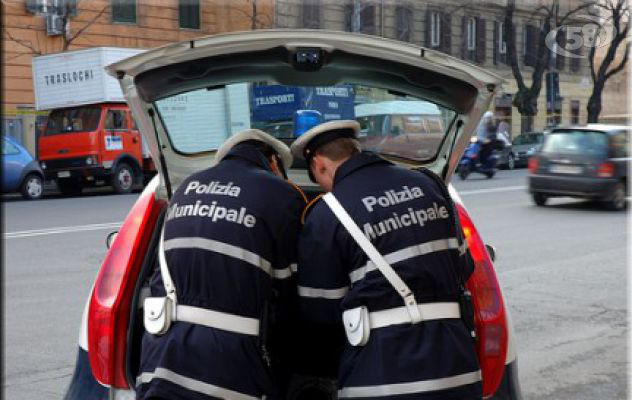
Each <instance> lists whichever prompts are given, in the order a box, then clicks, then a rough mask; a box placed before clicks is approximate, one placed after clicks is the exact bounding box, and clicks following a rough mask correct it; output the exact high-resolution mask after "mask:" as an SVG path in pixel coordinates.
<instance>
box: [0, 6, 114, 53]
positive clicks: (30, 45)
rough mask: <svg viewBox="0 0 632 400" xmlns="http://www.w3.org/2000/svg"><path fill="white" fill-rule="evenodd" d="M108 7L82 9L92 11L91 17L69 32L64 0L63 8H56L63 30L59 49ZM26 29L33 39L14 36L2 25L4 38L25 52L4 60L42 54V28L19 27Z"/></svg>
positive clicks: (68, 18) (68, 14) (67, 10)
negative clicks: (31, 33)
mask: <svg viewBox="0 0 632 400" xmlns="http://www.w3.org/2000/svg"><path fill="white" fill-rule="evenodd" d="M83 3H88V0H84V1H83ZM107 9H108V5H107V4H106V5H105V6H104V7H103V8H101V9H100V10H98V11H97V10H89V9H87V8H86V9H83V10H82V11H84V12H86V13H87V12H89V13H92V14H94V15H92V17H91V18H90V19H89V20H88V21H87V22H84V23H83V25H81V27H80V28H79V29H77V30H76V31H75V32H74V33H72V32H71V30H70V20H71V10H70V4H69V3H68V2H65V4H64V6H63V9H61V10H58V11H61V12H60V13H59V15H61V18H62V26H63V27H64V31H63V34H62V35H60V37H61V49H60V50H61V51H66V50H68V48H69V47H70V45H71V44H72V43H73V42H74V41H75V40H77V38H79V37H80V36H81V34H82V33H84V32H85V31H86V30H87V29H88V28H90V26H92V25H93V24H94V23H96V22H97V21H98V20H99V18H101V16H102V15H103V14H104V13H105V12H106V11H107ZM77 10H80V7H79V3H77ZM20 28H23V29H26V30H31V31H34V32H35V41H33V40H25V39H20V38H18V37H16V36H14V35H13V34H12V33H11V30H10V29H9V28H8V27H7V26H6V25H5V26H3V27H2V33H3V36H4V38H5V39H6V40H8V41H11V42H14V43H16V44H18V45H19V46H20V47H21V48H23V49H25V50H26V51H25V52H22V53H18V54H16V55H15V56H13V57H11V58H10V59H7V60H5V62H6V61H9V60H11V59H14V58H17V57H20V56H22V55H31V56H36V55H42V54H44V51H43V50H42V49H43V48H42V45H41V43H40V35H39V32H40V31H41V30H42V27H41V26H37V25H28V26H25V27H20Z"/></svg>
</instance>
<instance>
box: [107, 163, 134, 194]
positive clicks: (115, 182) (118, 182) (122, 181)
mask: <svg viewBox="0 0 632 400" xmlns="http://www.w3.org/2000/svg"><path fill="white" fill-rule="evenodd" d="M134 180H135V179H134V170H133V169H132V167H130V166H129V164H126V163H123V162H122V163H119V164H118V165H117V166H116V168H115V169H114V173H113V174H112V187H113V188H114V191H115V192H116V193H119V194H125V193H130V192H131V191H132V187H133V186H134Z"/></svg>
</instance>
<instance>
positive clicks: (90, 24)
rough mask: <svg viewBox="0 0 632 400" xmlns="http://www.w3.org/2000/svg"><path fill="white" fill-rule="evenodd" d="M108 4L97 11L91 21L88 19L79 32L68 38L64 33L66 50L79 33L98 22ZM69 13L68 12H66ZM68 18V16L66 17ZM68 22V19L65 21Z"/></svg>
mask: <svg viewBox="0 0 632 400" xmlns="http://www.w3.org/2000/svg"><path fill="white" fill-rule="evenodd" d="M107 8H108V6H107V5H106V6H104V7H103V8H102V9H101V11H99V13H97V15H95V16H94V18H92V19H91V20H90V21H88V22H87V23H86V24H85V25H84V26H83V27H82V28H81V29H79V30H78V31H77V32H75V34H74V35H72V36H71V37H70V38H67V37H66V36H65V35H64V39H65V42H64V50H68V47H69V46H70V44H71V43H72V41H73V40H75V39H76V38H77V37H78V36H79V35H81V34H82V33H83V32H84V31H85V30H86V29H88V28H89V27H90V26H92V25H93V24H94V23H95V22H97V20H98V19H99V18H101V16H102V15H103V13H105V10H107ZM66 15H68V14H66ZM66 18H68V17H66ZM64 22H66V21H64Z"/></svg>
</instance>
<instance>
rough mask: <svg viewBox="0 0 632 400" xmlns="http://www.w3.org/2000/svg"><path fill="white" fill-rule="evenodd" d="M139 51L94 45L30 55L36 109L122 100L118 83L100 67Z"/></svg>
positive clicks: (123, 99) (123, 100) (139, 51)
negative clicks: (31, 57) (85, 47)
mask: <svg viewBox="0 0 632 400" xmlns="http://www.w3.org/2000/svg"><path fill="white" fill-rule="evenodd" d="M143 51H144V50H141V49H128V48H119V47H95V48H92V49H85V50H74V51H67V52H63V53H55V54H47V55H44V56H39V57H35V58H33V86H34V89H35V105H36V107H37V109H38V110H51V109H55V108H63V107H71V106H78V105H84V104H95V103H107V102H125V97H123V93H122V92H121V87H120V85H119V83H118V82H117V81H116V79H115V78H113V77H111V76H109V75H108V74H106V73H105V70H104V68H105V67H106V66H108V65H110V64H112V63H115V62H117V61H120V60H122V59H125V58H128V57H131V56H134V55H136V54H138V53H141V52H143Z"/></svg>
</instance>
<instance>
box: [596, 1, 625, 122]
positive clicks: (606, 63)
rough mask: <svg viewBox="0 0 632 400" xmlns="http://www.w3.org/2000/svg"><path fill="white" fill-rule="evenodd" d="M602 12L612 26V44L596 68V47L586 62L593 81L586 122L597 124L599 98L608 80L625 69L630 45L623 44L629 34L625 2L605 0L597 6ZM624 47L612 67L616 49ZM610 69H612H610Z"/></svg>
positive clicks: (599, 110)
mask: <svg viewBox="0 0 632 400" xmlns="http://www.w3.org/2000/svg"><path fill="white" fill-rule="evenodd" d="M599 7H600V9H601V10H602V13H601V14H602V17H604V18H606V19H608V20H610V22H611V23H612V25H613V31H612V35H613V38H612V42H610V44H609V45H608V50H607V51H606V54H605V56H604V58H603V60H602V61H601V63H600V64H599V65H598V66H597V65H595V55H596V53H597V51H596V50H597V46H593V47H591V48H590V52H589V54H588V60H589V62H590V74H591V77H592V81H593V91H592V94H591V95H590V98H589V99H588V105H587V106H586V111H587V112H588V122H589V123H590V122H597V121H598V119H599V114H600V113H601V96H602V93H603V89H604V87H605V85H606V82H607V81H608V79H610V78H611V77H612V76H613V75H615V74H616V73H618V72H620V71H621V70H623V68H625V65H626V63H627V61H628V54H629V52H630V44H629V43H625V40H626V38H627V36H628V32H629V29H630V28H629V27H630V25H629V18H630V15H629V8H628V7H629V6H628V2H627V0H619V1H616V0H607V1H606V2H605V3H603V4H599ZM595 39H596V38H595ZM621 45H623V46H625V50H624V53H623V56H622V57H621V58H620V61H619V63H618V64H617V65H616V66H614V64H613V63H614V62H615V61H616V58H617V57H616V56H617V49H618V48H619V46H621ZM611 67H612V68H611Z"/></svg>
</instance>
